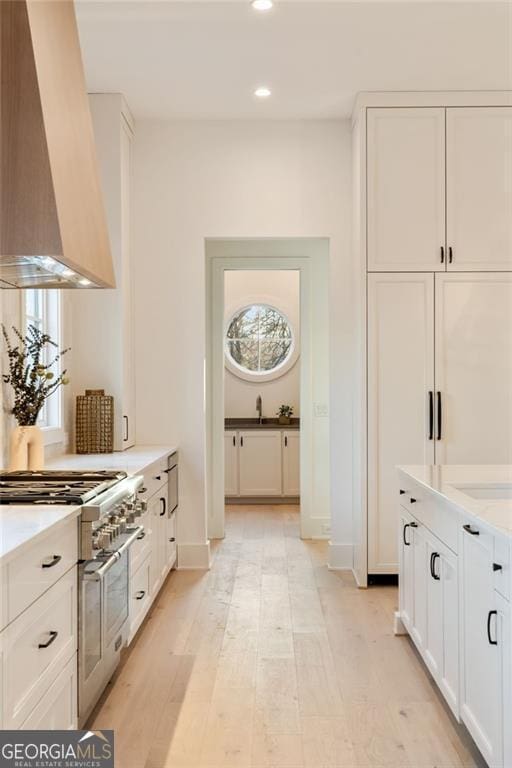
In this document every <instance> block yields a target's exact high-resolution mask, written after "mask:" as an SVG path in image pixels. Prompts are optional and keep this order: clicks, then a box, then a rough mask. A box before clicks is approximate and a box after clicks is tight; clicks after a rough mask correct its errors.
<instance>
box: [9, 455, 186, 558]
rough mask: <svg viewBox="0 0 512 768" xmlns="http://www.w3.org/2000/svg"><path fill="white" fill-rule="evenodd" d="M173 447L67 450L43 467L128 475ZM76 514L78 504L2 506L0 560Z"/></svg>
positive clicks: (76, 515) (18, 550)
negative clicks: (92, 451)
mask: <svg viewBox="0 0 512 768" xmlns="http://www.w3.org/2000/svg"><path fill="white" fill-rule="evenodd" d="M175 450H176V449H175V448H173V447H172V446H168V445H142V446H135V447H134V448H129V449H128V450H127V451H120V452H119V453H102V454H87V455H78V454H71V453H66V454H62V455H61V456H55V457H54V458H52V459H51V460H49V461H47V463H46V469H79V470H86V469H117V470H123V471H124V472H126V473H127V474H128V475H136V474H138V473H139V472H142V471H143V470H144V469H145V468H146V467H148V466H149V465H150V464H153V463H154V462H155V461H158V460H159V459H161V458H163V457H164V456H169V455H170V454H171V453H174V451H175ZM79 514H80V506H75V505H66V504H62V505H61V504H59V505H55V504H37V505H33V504H16V505H14V504H4V505H1V506H0V563H2V564H4V563H6V562H7V561H8V560H10V559H11V557H13V556H15V555H17V554H19V552H20V551H22V550H23V548H24V547H26V546H28V545H29V544H31V543H32V542H33V541H34V540H35V539H37V538H39V537H43V536H44V535H46V534H47V533H48V532H49V531H50V529H51V528H55V527H57V526H59V525H60V524H62V523H63V522H64V521H65V520H68V519H70V518H71V517H78V515H79Z"/></svg>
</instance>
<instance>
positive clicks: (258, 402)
mask: <svg viewBox="0 0 512 768" xmlns="http://www.w3.org/2000/svg"><path fill="white" fill-rule="evenodd" d="M256 410H257V411H258V416H259V423H260V424H262V423H263V415H262V414H263V405H262V402H261V395H258V397H257V398H256Z"/></svg>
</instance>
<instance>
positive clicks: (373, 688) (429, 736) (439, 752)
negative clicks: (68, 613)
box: [89, 506, 483, 768]
mask: <svg viewBox="0 0 512 768" xmlns="http://www.w3.org/2000/svg"><path fill="white" fill-rule="evenodd" d="M226 519H227V534H226V538H225V539H224V540H223V541H221V542H214V544H213V565H212V569H211V570H210V571H209V572H207V573H206V572H200V571H177V572H173V573H172V574H171V575H170V577H169V579H168V580H167V582H166V584H165V585H164V587H163V589H162V592H161V594H160V596H159V598H158V599H157V601H156V604H155V606H154V607H153V609H152V611H151V614H150V615H149V617H148V619H147V620H146V622H145V624H144V625H143V627H142V628H141V630H140V631H139V634H138V636H137V637H136V639H135V640H134V642H133V643H132V646H131V647H130V649H129V651H128V652H127V653H126V655H125V657H124V659H123V663H122V665H121V667H120V668H119V669H118V671H117V673H116V676H115V678H114V679H113V681H112V682H111V684H110V685H109V686H108V688H107V690H106V692H105V694H104V696H103V698H102V700H101V702H100V704H99V706H98V707H97V709H96V712H95V713H94V715H93V719H92V721H91V722H90V724H89V725H90V727H92V728H95V729H96V728H113V729H114V730H115V740H116V766H117V767H118V768H185V767H186V768H220V767H221V766H222V768H225V767H226V766H232V767H233V768H236V767H241V768H245V767H247V768H248V767H249V766H250V767H251V768H272V767H274V766H275V767H276V768H285V767H286V768H341V766H343V767H344V768H350V767H351V766H354V767H357V768H364V767H368V768H370V767H371V768H374V767H375V768H380V767H381V766H386V768H387V767H391V766H393V768H395V767H397V766H399V767H400V768H405V767H407V768H424V767H425V768H427V767H429V768H433V767H434V766H436V767H437V768H459V767H460V766H476V765H483V762H482V761H481V758H479V756H478V755H476V753H475V751H474V750H473V749H472V747H471V742H470V740H469V737H468V736H467V735H466V734H465V732H464V731H463V729H461V728H460V727H458V726H457V725H456V723H455V721H454V720H453V719H452V718H451V716H450V715H449V714H448V712H447V710H446V708H445V707H444V705H443V704H442V702H441V699H440V697H439V695H438V694H437V691H436V689H435V687H434V685H433V683H432V681H431V680H430V678H429V676H428V673H427V672H426V670H425V668H424V667H423V665H422V663H421V662H420V660H419V658H418V657H417V655H416V653H415V651H414V649H413V647H412V645H411V643H410V641H409V640H408V638H406V637H394V636H393V634H392V624H393V621H392V619H393V611H394V610H395V608H396V603H397V590H396V588H394V587H374V588H372V589H369V590H366V591H362V590H358V589H357V588H356V587H355V585H354V582H353V579H352V576H351V575H350V574H348V573H334V572H330V571H328V570H327V567H326V565H325V561H326V543H325V542H312V541H301V540H300V539H299V518H298V508H297V507H282V506H276V507H261V506H260V507H240V506H237V507H228V509H227V511H226Z"/></svg>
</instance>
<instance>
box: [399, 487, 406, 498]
mask: <svg viewBox="0 0 512 768" xmlns="http://www.w3.org/2000/svg"><path fill="white" fill-rule="evenodd" d="M404 493H406V491H403V490H402V489H401V488H400V496H403V495H404Z"/></svg>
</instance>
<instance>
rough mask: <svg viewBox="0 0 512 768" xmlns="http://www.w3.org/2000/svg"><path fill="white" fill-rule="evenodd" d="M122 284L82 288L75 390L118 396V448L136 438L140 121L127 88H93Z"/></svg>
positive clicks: (76, 299)
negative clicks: (135, 186)
mask: <svg viewBox="0 0 512 768" xmlns="http://www.w3.org/2000/svg"><path fill="white" fill-rule="evenodd" d="M89 98H90V105H91V114H92V120H93V128H94V136H95V141H96V148H97V153H98V161H99V166H100V179H101V186H102V192H103V196H104V203H105V210H106V213H107V223H108V229H109V236H110V243H111V250H112V256H113V260H114V269H115V276H116V288H115V289H114V290H104V291H98V290H94V291H92V290H91V291H85V290H81V291H76V292H74V293H73V294H72V295H71V304H72V311H73V347H74V349H76V350H79V352H80V354H77V355H75V356H74V358H73V379H72V386H73V394H74V395H77V394H80V393H83V391H84V390H85V389H104V390H105V392H106V393H107V394H111V395H113V396H114V419H115V422H114V449H115V450H116V451H121V450H125V449H126V448H130V447H131V446H132V445H134V444H135V360H134V346H133V316H134V312H133V286H132V278H131V264H130V260H131V256H130V190H131V152H132V140H133V131H134V123H133V118H132V116H131V114H130V110H129V109H128V106H127V104H126V102H125V100H124V98H123V96H122V95H121V94H91V95H90V97H89Z"/></svg>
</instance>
